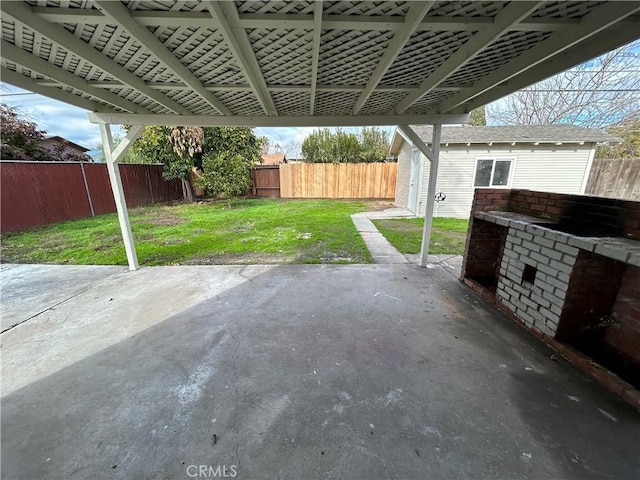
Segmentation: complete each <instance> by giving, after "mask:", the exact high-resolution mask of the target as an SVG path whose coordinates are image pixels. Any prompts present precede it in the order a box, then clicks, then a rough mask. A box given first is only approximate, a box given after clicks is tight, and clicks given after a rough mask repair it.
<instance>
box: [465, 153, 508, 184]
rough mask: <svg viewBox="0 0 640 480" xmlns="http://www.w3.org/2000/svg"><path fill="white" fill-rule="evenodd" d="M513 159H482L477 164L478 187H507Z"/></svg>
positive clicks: (476, 182)
mask: <svg viewBox="0 0 640 480" xmlns="http://www.w3.org/2000/svg"><path fill="white" fill-rule="evenodd" d="M512 161H513V159H511V158H501V159H495V158H482V159H479V160H478V162H477V163H476V180H475V182H474V186H476V187H507V186H509V174H510V173H511V163H512Z"/></svg>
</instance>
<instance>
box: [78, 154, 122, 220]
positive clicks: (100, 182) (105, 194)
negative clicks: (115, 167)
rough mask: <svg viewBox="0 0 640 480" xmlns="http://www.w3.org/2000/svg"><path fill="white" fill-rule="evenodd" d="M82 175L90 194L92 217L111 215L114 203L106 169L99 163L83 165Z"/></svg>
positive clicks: (114, 209)
mask: <svg viewBox="0 0 640 480" xmlns="http://www.w3.org/2000/svg"><path fill="white" fill-rule="evenodd" d="M84 174H85V177H86V178H87V185H88V186H89V192H90V193H91V204H92V206H93V212H94V215H102V214H103V213H111V212H115V211H116V202H115V201H114V199H113V191H112V190H111V182H110V181H109V174H108V173H107V167H106V165H105V164H103V163H102V164H101V163H85V164H84Z"/></svg>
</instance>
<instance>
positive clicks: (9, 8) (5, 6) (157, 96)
mask: <svg viewBox="0 0 640 480" xmlns="http://www.w3.org/2000/svg"><path fill="white" fill-rule="evenodd" d="M0 10H1V11H2V13H3V14H4V15H8V16H9V17H11V18H14V19H15V20H17V21H19V22H21V23H23V24H25V25H28V26H29V28H31V29H33V30H34V31H37V32H39V33H40V34H42V35H44V36H45V37H47V38H48V39H49V40H51V41H52V42H53V43H54V44H57V45H59V46H61V47H63V48H64V49H65V50H68V51H69V52H71V53H73V54H75V55H77V56H78V57H80V58H82V59H83V60H84V61H86V62H89V63H91V64H93V65H95V66H96V67H98V68H100V69H102V70H103V71H104V72H106V73H108V74H109V75H111V76H113V77H115V78H117V79H118V80H120V81H122V82H124V83H125V84H127V85H128V86H129V87H131V88H133V89H135V90H137V91H138V92H140V93H142V94H143V95H145V96H146V97H148V98H150V99H151V100H154V101H155V102H157V103H158V104H160V105H162V106H163V107H165V108H166V109H167V110H170V111H172V112H175V113H179V114H189V113H191V111H190V110H188V109H186V108H184V107H183V106H182V105H180V104H179V103H177V102H175V101H173V100H172V99H170V98H169V97H167V96H166V95H164V94H162V93H161V92H158V91H157V90H153V89H151V88H149V87H147V86H146V85H145V83H144V81H143V80H142V79H140V78H139V77H137V76H135V75H134V74H132V73H131V72H129V71H128V70H126V69H124V68H123V67H121V66H120V65H118V64H117V63H115V62H114V61H113V60H111V59H110V58H109V57H107V56H105V55H104V54H102V53H101V52H99V51H98V50H96V49H94V48H92V47H91V46H90V45H88V44H87V43H85V42H83V41H82V40H80V39H79V38H78V37H76V36H75V35H73V34H72V33H70V32H68V31H67V30H65V29H64V28H63V27H61V26H59V25H54V24H51V23H48V22H46V21H44V20H42V19H41V18H40V17H38V16H37V15H34V14H33V12H32V11H31V7H29V5H27V4H25V3H22V2H0Z"/></svg>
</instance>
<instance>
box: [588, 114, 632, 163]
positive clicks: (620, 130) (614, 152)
mask: <svg viewBox="0 0 640 480" xmlns="http://www.w3.org/2000/svg"><path fill="white" fill-rule="evenodd" d="M607 132H608V133H610V134H611V135H615V136H616V137H619V138H621V139H622V143H619V144H615V143H614V144H611V145H598V146H597V147H596V157H597V158H640V116H639V117H636V118H630V119H628V120H625V121H623V122H620V123H617V124H615V125H611V126H609V128H607Z"/></svg>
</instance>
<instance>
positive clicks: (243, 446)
mask: <svg viewBox="0 0 640 480" xmlns="http://www.w3.org/2000/svg"><path fill="white" fill-rule="evenodd" d="M50 278H57V279H58V282H57V283H54V282H51V281H49V280H48V279H50ZM39 279H41V280H42V282H39ZM58 285H60V286H61V287H62V286H64V288H58ZM0 288H1V291H2V302H1V303H0V305H1V307H2V308H1V312H0V313H1V315H2V318H3V322H5V320H6V322H7V324H8V325H16V326H14V327H13V328H11V329H10V330H8V331H7V332H5V333H3V334H2V336H1V337H0V338H1V342H2V349H1V351H2V409H1V413H0V415H1V428H2V445H1V449H2V452H1V454H2V478H3V479H36V478H50V479H65V480H72V479H85V478H95V479H137V478H141V479H142V478H144V479H147V478H149V479H151V478H154V479H155V478H157V479H163V478H171V479H174V480H176V479H185V480H188V479H189V478H222V473H223V472H224V471H225V469H226V478H231V477H233V476H235V474H237V477H238V478H242V479H262V478H273V479H285V478H287V479H313V478H345V479H371V480H375V479H382V478H406V479H422V478H429V479H439V478H441V479H451V478H473V479H483V478H501V479H502V478H504V479H507V478H508V479H515V478H535V479H551V478H554V479H555V478H563V479H574V478H575V479H578V478H620V479H628V478H629V479H630V478H638V477H639V476H640V457H639V456H638V450H637V449H638V431H639V428H640V416H639V415H638V413H637V412H635V411H634V410H632V409H631V408H630V407H629V406H628V405H627V404H626V403H622V402H621V401H619V400H618V399H617V398H616V397H615V396H614V395H612V394H611V393H609V392H608V391H606V390H605V389H603V388H601V387H600V385H598V384H595V383H593V382H590V381H589V380H588V379H586V378H585V377H584V376H583V375H582V374H581V373H579V372H577V371H576V370H575V369H574V368H573V367H572V366H571V365H568V364H566V363H565V362H564V361H562V359H556V358H555V357H554V356H553V355H552V352H551V351H550V350H548V349H547V348H546V347H545V346H544V345H543V344H541V343H540V342H539V341H538V340H537V339H536V338H534V337H533V336H531V335H530V334H528V333H527V332H526V331H524V330H522V329H520V328H518V327H516V326H515V325H514V324H513V323H512V322H511V321H510V320H509V319H507V318H506V317H504V316H503V315H501V314H500V313H499V312H497V311H496V310H495V309H494V308H492V307H491V306H490V305H488V304H486V303H484V302H483V301H482V300H481V299H480V298H479V297H476V296H475V294H473V293H472V292H471V291H470V290H469V289H468V288H466V287H465V286H464V285H462V284H461V283H460V282H459V281H457V280H456V279H455V278H453V277H452V276H451V275H450V274H449V273H448V272H447V271H445V269H444V268H442V267H441V266H438V265H433V266H432V268H429V269H423V268H420V267H418V266H416V265H409V264H403V265H331V266H326V265H325V266H323V265H282V266H244V267H243V266H222V267H206V266H204V267H153V268H143V269H141V270H139V271H136V272H128V271H126V270H125V269H123V268H120V267H114V268H112V267H69V266H56V267H53V266H40V265H20V266H6V268H5V267H3V268H2V269H1V271H0ZM9 299H10V300H11V301H10V302H6V301H5V300H9ZM34 312H35V314H34ZM203 469H204V470H203ZM201 472H204V475H203V474H201ZM215 472H218V473H217V475H216V476H215V477H214V475H213V474H214V473H215ZM198 475H199V476H198Z"/></svg>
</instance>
